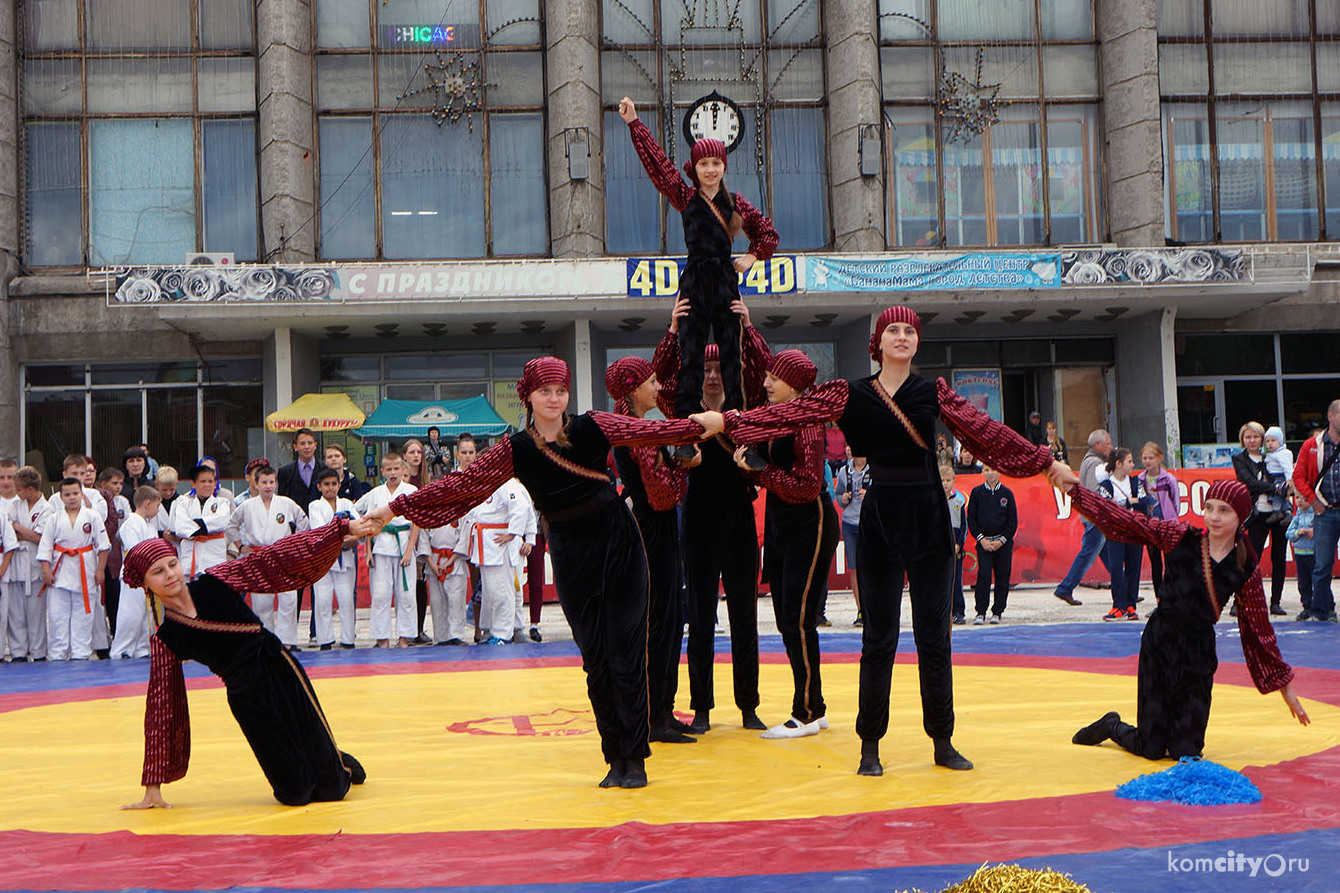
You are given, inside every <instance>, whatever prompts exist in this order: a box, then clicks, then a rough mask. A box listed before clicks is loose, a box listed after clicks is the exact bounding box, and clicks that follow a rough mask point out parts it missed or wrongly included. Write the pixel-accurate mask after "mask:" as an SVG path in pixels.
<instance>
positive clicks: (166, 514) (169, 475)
mask: <svg viewBox="0 0 1340 893" xmlns="http://www.w3.org/2000/svg"><path fill="white" fill-rule="evenodd" d="M177 483H178V481H177V469H175V468H173V467H172V466H171V465H162V466H159V469H158V474H156V475H155V476H154V486H155V487H157V488H158V497H159V498H160V499H161V500H163V501H162V502H161V503H160V504H159V506H158V532H159V533H166V534H167V535H168V537H167V538H168V539H169V540H170V541H171V542H172V543H174V544H175V543H176V542H177V539H178V538H177V537H176V536H174V535H173V534H172V521H171V513H172V506H173V504H174V503H175V502H176V501H177Z"/></svg>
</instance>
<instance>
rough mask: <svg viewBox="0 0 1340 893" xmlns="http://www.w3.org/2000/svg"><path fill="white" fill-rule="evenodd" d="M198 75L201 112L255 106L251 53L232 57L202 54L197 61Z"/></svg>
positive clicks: (251, 108) (247, 109) (250, 109)
mask: <svg viewBox="0 0 1340 893" xmlns="http://www.w3.org/2000/svg"><path fill="white" fill-rule="evenodd" d="M196 64H197V65H198V66H199V67H198V68H197V72H198V75H199V78H200V100H199V103H198V104H197V108H198V109H199V110H200V111H202V112H253V111H255V110H256V61H255V60H254V59H252V58H251V57H250V56H246V57H242V58H235V59H210V58H204V59H201V60H200V61H199V62H198V63H196Z"/></svg>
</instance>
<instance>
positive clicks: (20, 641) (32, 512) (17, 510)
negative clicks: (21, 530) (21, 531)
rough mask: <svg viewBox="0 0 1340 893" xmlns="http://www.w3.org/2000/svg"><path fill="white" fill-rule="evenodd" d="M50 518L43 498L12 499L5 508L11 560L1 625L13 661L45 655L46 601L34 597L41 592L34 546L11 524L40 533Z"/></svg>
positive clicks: (7, 549)
mask: <svg viewBox="0 0 1340 893" xmlns="http://www.w3.org/2000/svg"><path fill="white" fill-rule="evenodd" d="M50 517H51V505H50V504H49V503H48V502H47V501H46V500H44V499H39V500H38V501H37V502H35V503H33V504H32V505H31V506H29V505H28V504H27V503H26V502H24V501H23V499H22V498H19V497H16V498H15V499H14V501H13V502H11V503H10V504H9V505H8V506H7V507H6V514H5V516H4V524H3V527H4V531H3V536H4V549H5V552H11V553H12V554H13V557H12V558H11V559H10V560H9V567H8V568H7V569H6V570H5V577H4V581H3V583H0V585H3V586H4V591H5V595H6V596H8V597H9V607H8V610H9V613H8V614H7V615H6V621H5V625H6V626H7V627H8V632H7V638H8V640H9V656H10V658H11V659H13V660H18V659H19V658H27V659H29V660H37V659H38V658H45V657H46V656H47V602H46V597H45V594H43V596H42V597H41V598H39V597H38V593H40V592H41V590H42V566H41V565H40V564H38V563H37V543H31V542H26V541H24V540H21V539H19V538H18V535H17V534H16V533H15V532H14V523H15V522H18V523H19V524H22V525H23V526H24V527H27V528H29V529H31V530H34V531H36V532H38V533H41V532H42V529H43V528H44V527H45V526H46V524H47V523H48V522H49V520H50Z"/></svg>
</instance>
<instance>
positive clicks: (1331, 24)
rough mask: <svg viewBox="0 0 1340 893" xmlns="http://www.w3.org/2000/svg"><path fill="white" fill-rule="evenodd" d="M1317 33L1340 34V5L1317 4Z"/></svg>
mask: <svg viewBox="0 0 1340 893" xmlns="http://www.w3.org/2000/svg"><path fill="white" fill-rule="evenodd" d="M1317 33H1318V34H1326V35H1332V36H1333V35H1337V34H1340V3H1318V4H1317Z"/></svg>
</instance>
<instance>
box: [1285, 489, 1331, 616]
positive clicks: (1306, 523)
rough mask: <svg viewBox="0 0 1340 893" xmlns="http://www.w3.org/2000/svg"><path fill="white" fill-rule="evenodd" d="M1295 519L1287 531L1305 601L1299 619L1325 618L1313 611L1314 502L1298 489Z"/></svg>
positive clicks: (1300, 593) (1294, 502)
mask: <svg viewBox="0 0 1340 893" xmlns="http://www.w3.org/2000/svg"><path fill="white" fill-rule="evenodd" d="M1292 492H1293V520H1292V521H1290V522H1289V529H1288V531H1287V532H1286V533H1285V536H1286V537H1288V539H1289V542H1291V543H1293V563H1294V568H1295V569H1296V571H1297V573H1298V596H1299V598H1300V599H1301V600H1302V602H1303V610H1302V612H1301V613H1300V614H1299V615H1298V619H1299V620H1325V619H1326V618H1324V617H1318V616H1317V615H1316V614H1313V613H1312V571H1313V569H1314V568H1315V567H1316V564H1317V560H1316V559H1317V556H1316V547H1315V545H1314V544H1313V541H1312V535H1313V532H1312V524H1313V522H1314V521H1315V520H1316V517H1317V515H1316V512H1314V511H1313V510H1312V504H1311V503H1309V502H1308V501H1307V500H1306V499H1303V498H1302V497H1301V496H1300V495H1299V494H1298V491H1297V490H1293V491H1292Z"/></svg>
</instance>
